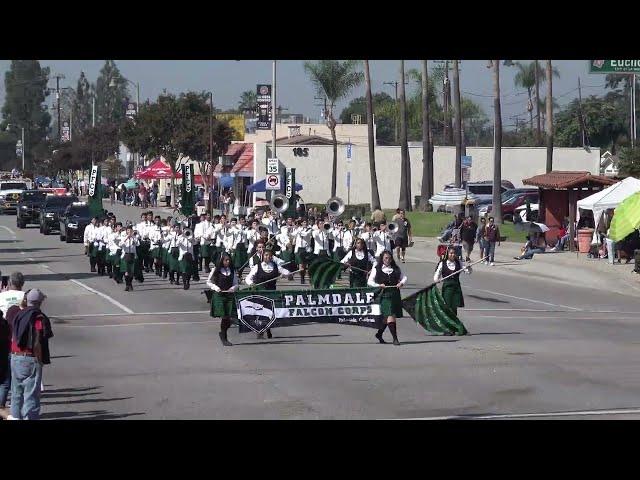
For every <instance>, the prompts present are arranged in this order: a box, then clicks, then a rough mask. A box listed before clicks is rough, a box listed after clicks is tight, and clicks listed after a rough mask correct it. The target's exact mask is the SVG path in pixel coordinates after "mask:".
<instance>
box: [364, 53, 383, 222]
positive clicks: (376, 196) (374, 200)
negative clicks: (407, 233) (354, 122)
mask: <svg viewBox="0 0 640 480" xmlns="http://www.w3.org/2000/svg"><path fill="white" fill-rule="evenodd" d="M364 79H365V83H366V86H367V93H366V97H367V138H368V140H367V143H368V145H369V173H370V176H371V210H372V211H373V210H377V209H379V208H380V192H379V191H378V174H377V173H376V146H375V143H374V138H373V100H372V97H371V74H370V73H369V60H365V61H364Z"/></svg>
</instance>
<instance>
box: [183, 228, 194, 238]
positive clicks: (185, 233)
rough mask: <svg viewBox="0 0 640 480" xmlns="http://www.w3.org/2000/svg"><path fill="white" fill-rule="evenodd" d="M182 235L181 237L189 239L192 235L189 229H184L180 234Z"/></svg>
mask: <svg viewBox="0 0 640 480" xmlns="http://www.w3.org/2000/svg"><path fill="white" fill-rule="evenodd" d="M182 235H183V236H184V237H185V238H189V237H190V236H192V235H193V232H192V231H191V229H190V228H185V229H184V232H183V233H182Z"/></svg>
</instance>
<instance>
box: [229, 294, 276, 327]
mask: <svg viewBox="0 0 640 480" xmlns="http://www.w3.org/2000/svg"><path fill="white" fill-rule="evenodd" d="M238 317H239V319H240V321H241V322H242V323H243V324H244V325H246V326H247V327H249V328H250V329H251V330H253V331H254V332H256V333H264V332H265V331H266V330H267V328H269V327H270V326H271V325H273V323H274V322H275V321H276V305H275V302H274V301H273V300H272V299H271V298H267V297H263V296H260V295H251V296H249V297H244V298H243V299H242V300H239V301H238Z"/></svg>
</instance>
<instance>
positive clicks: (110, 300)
mask: <svg viewBox="0 0 640 480" xmlns="http://www.w3.org/2000/svg"><path fill="white" fill-rule="evenodd" d="M69 281H70V282H73V283H75V284H76V285H80V286H81V287H82V288H84V289H85V290H88V291H90V292H91V293H95V294H96V295H100V296H101V297H102V298H104V299H105V300H107V301H108V302H111V303H112V304H114V305H115V306H116V307H118V308H120V309H122V310H124V311H125V312H127V313H133V310H131V309H130V308H127V307H125V306H124V305H122V304H121V303H120V302H118V301H117V300H114V299H113V298H111V297H110V296H109V295H106V294H104V293H102V292H99V291H98V290H95V289H93V288H91V287H89V286H87V285H85V284H84V283H82V282H79V281H78V280H74V279H70V280H69Z"/></svg>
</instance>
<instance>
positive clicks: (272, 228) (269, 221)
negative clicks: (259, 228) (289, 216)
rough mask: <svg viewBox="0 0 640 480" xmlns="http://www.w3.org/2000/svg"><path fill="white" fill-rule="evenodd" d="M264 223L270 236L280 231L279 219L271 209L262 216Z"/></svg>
mask: <svg viewBox="0 0 640 480" xmlns="http://www.w3.org/2000/svg"><path fill="white" fill-rule="evenodd" d="M262 224H263V225H264V226H265V227H266V228H267V230H268V232H269V238H271V237H272V236H274V235H277V233H278V221H277V220H276V218H275V217H274V215H273V212H272V211H271V210H269V212H268V213H267V216H266V217H263V218H262Z"/></svg>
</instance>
